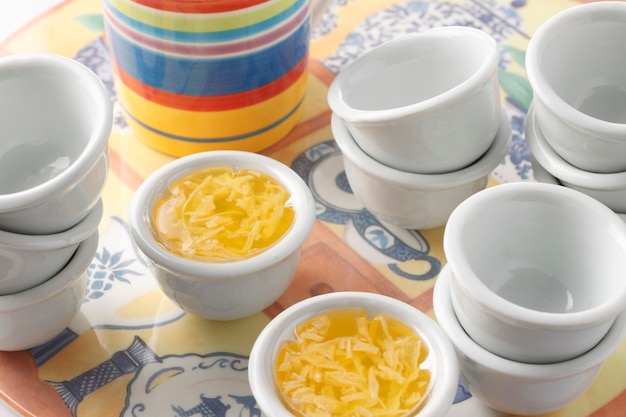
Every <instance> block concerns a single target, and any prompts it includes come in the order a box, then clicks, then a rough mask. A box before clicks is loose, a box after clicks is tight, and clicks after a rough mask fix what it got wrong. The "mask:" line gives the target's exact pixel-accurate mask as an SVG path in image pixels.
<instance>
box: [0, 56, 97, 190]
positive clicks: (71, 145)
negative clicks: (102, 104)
mask: <svg viewBox="0 0 626 417" xmlns="http://www.w3.org/2000/svg"><path fill="white" fill-rule="evenodd" d="M95 107H98V103H97V102H96V100H95V99H94V98H93V97H91V95H90V94H89V93H88V92H87V91H86V89H85V87H84V86H83V85H82V84H81V83H80V82H77V81H76V78H75V77H74V74H71V73H68V72H66V71H64V70H63V69H62V68H55V67H48V66H37V65H36V64H35V63H33V65H26V66H22V67H20V68H15V69H7V70H4V69H0V126H2V144H1V148H0V149H1V150H0V193H2V194H10V193H16V192H20V191H24V190H27V189H30V188H33V187H36V186H38V185H40V184H43V183H45V182H46V181H48V180H50V179H52V178H54V177H56V176H57V175H59V174H60V173H61V172H63V171H65V170H66V169H67V168H68V167H69V166H70V165H72V164H73V163H74V161H76V159H77V158H78V157H79V155H80V154H81V153H82V152H83V151H84V150H85V147H86V145H87V143H88V141H89V140H90V137H91V134H92V129H93V126H94V125H95V124H96V123H97V118H98V117H100V114H101V113H98V112H96V111H93V109H94V108H95Z"/></svg>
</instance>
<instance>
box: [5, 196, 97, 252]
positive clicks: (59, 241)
mask: <svg viewBox="0 0 626 417" xmlns="http://www.w3.org/2000/svg"><path fill="white" fill-rule="evenodd" d="M103 213H104V205H103V202H102V198H100V199H98V201H97V202H96V205H95V206H94V207H93V208H92V209H91V210H89V212H88V213H87V215H86V216H85V217H84V218H83V219H82V220H80V221H79V222H78V223H76V224H75V225H74V226H72V227H70V228H69V229H67V230H64V231H62V232H58V233H51V234H45V235H34V234H22V233H14V232H9V231H6V230H0V247H5V248H12V249H17V250H24V251H46V250H56V249H60V248H65V247H68V246H72V245H77V244H79V243H80V242H82V241H84V240H85V239H86V238H88V237H89V236H91V235H92V234H93V232H94V230H96V229H97V228H98V226H99V224H100V221H101V220H102V216H103Z"/></svg>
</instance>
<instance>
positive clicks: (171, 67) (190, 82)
mask: <svg viewBox="0 0 626 417" xmlns="http://www.w3.org/2000/svg"><path fill="white" fill-rule="evenodd" d="M309 26H310V23H309V20H308V19H306V20H305V21H304V22H303V24H302V25H301V26H300V27H298V28H297V29H296V30H295V31H294V32H292V33H291V34H290V35H288V36H287V37H285V38H284V39H282V40H280V41H279V42H276V43H274V44H272V45H270V46H268V47H266V48H263V49H260V50H258V51H255V52H252V53H249V54H245V55H239V56H230V57H226V58H221V59H211V58H206V59H202V58H200V57H196V58H193V59H191V58H185V57H181V56H177V55H173V54H165V53H161V52H158V51H155V50H153V49H150V48H144V47H141V46H139V45H137V44H135V43H132V42H131V41H130V40H128V39H127V38H125V37H124V36H123V35H121V34H120V33H119V32H117V31H116V30H115V29H113V28H112V27H111V26H110V25H106V28H107V36H108V40H109V43H110V46H111V48H112V52H113V55H114V57H115V60H116V61H117V63H118V65H120V67H121V68H122V69H123V70H124V71H126V72H127V73H128V74H130V75H131V76H133V77H134V78H136V79H137V80H139V81H141V82H143V83H144V84H147V85H150V86H152V87H154V88H158V89H162V90H165V91H169V92H172V93H176V94H187V95H194V96H214V95H224V94H233V93H240V92H243V91H248V90H253V89H255V88H258V87H260V86H263V85H265V84H267V83H270V82H272V81H274V80H276V79H278V78H280V77H282V76H283V75H285V74H286V73H287V72H288V71H289V70H290V69H292V68H293V67H294V66H295V65H297V64H298V62H300V60H301V59H302V58H303V57H304V56H305V55H306V53H307V51H308V45H309V30H310V28H309Z"/></svg>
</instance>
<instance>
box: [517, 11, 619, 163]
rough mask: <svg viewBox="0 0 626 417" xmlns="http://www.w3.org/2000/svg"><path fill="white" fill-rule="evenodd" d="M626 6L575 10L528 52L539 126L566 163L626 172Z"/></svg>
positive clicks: (544, 28) (548, 26)
mask: <svg viewBox="0 0 626 417" xmlns="http://www.w3.org/2000/svg"><path fill="white" fill-rule="evenodd" d="M625 23H626V3H621V2H597V3H590V4H585V5H580V6H576V7H572V8H569V9H567V10H565V11H562V12H560V13H558V14H556V15H555V16H553V17H551V18H550V19H548V20H547V21H546V22H545V23H543V24H542V25H541V26H540V27H539V29H538V30H537V31H536V32H535V34H534V35H533V36H532V38H531V40H530V43H529V44H528V49H527V51H526V72H527V74H528V80H529V82H530V84H531V86H532V88H533V91H534V106H535V115H536V118H537V123H538V124H539V126H541V130H542V131H543V133H544V135H545V137H546V140H547V141H548V143H549V144H550V146H552V147H553V148H554V150H555V151H556V152H557V153H558V154H559V155H561V156H562V157H563V158H564V159H565V160H566V161H568V162H569V163H571V164H572V165H574V166H576V167H578V168H580V169H583V170H587V171H593V172H601V173H609V172H620V171H626V113H624V111H623V109H624V106H626V79H625V78H624V77H623V72H622V71H620V70H619V68H624V67H625V66H626V47H625V44H624V42H622V39H624V38H626V25H625Z"/></svg>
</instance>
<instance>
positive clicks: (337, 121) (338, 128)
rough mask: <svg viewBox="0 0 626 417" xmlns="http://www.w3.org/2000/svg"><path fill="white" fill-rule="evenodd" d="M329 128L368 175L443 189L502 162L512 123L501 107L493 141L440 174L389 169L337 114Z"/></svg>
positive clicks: (489, 170) (479, 175)
mask: <svg viewBox="0 0 626 417" xmlns="http://www.w3.org/2000/svg"><path fill="white" fill-rule="evenodd" d="M331 128H332V131H333V136H334V137H335V141H336V143H337V145H338V146H339V148H340V150H341V152H342V154H343V155H344V157H347V158H348V159H349V160H350V162H352V163H353V164H354V165H356V166H358V167H359V168H360V169H362V170H363V171H365V172H367V174H368V175H371V176H374V177H378V178H380V179H382V180H385V181H390V182H394V183H398V184H402V185H405V186H407V187H411V188H417V187H425V188H431V189H445V188H450V187H454V186H458V185H463V184H467V183H470V182H472V181H474V180H476V179H478V178H481V177H484V176H486V175H488V174H489V173H490V172H491V171H492V170H493V169H494V168H495V167H497V166H498V164H500V162H502V158H504V156H505V153H506V150H507V149H508V148H509V144H510V140H511V124H510V122H509V119H508V117H507V115H506V112H505V111H504V110H501V111H500V126H499V128H498V132H497V133H496V136H495V138H494V140H493V143H492V144H491V146H489V148H488V149H487V151H486V152H485V153H484V154H483V155H482V156H481V157H480V158H479V159H478V160H476V161H475V162H474V163H472V164H471V165H469V166H467V167H465V168H462V169H460V170H458V171H452V172H445V173H442V174H419V173H414V172H408V171H401V170H398V169H395V168H392V167H390V166H388V165H385V164H383V163H382V162H379V161H377V160H376V159H374V158H372V157H371V156H370V155H368V154H367V153H365V151H363V149H361V147H359V145H358V144H357V143H356V141H355V140H354V137H353V136H352V134H351V133H350V131H349V130H348V127H347V126H346V124H345V122H344V121H343V120H342V119H341V118H340V116H339V115H337V114H336V113H333V114H332V116H331Z"/></svg>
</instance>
